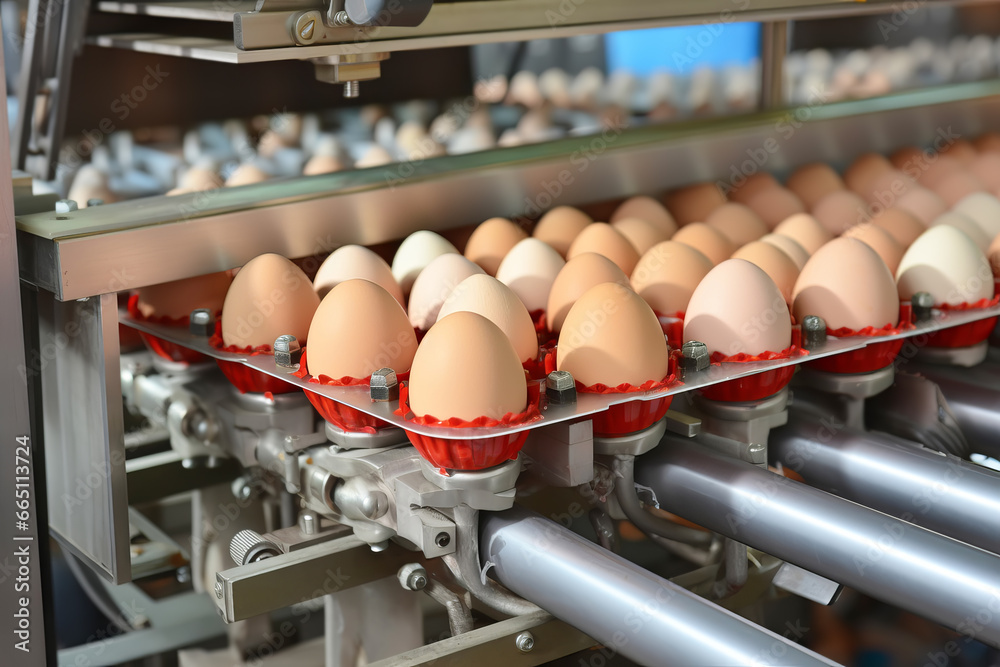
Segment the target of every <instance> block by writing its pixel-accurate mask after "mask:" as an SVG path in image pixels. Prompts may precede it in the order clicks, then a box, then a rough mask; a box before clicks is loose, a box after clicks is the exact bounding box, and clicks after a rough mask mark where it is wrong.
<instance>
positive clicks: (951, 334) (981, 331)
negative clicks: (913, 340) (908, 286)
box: [927, 296, 1000, 347]
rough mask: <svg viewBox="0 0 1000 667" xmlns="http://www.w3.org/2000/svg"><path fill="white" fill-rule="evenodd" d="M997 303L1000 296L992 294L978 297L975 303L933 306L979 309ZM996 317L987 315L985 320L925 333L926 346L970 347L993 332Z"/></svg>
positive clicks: (961, 309) (957, 309)
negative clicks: (992, 295) (987, 297)
mask: <svg viewBox="0 0 1000 667" xmlns="http://www.w3.org/2000/svg"><path fill="white" fill-rule="evenodd" d="M997 303H1000V296H994V297H993V298H992V299H980V300H979V301H976V302H975V303H960V304H958V305H957V306H949V305H948V304H941V305H939V306H934V307H935V308H937V309H938V310H942V311H945V312H947V311H950V310H952V311H964V310H981V309H983V308H991V307H993V306H995V305H997ZM998 319H1000V318H997V317H989V318H986V319H985V320H976V321H975V322H969V323H968V324H960V325H958V326H954V327H948V328H947V329H940V330H938V331H935V332H933V333H931V334H928V335H927V346H928V347H971V346H973V345H978V344H979V343H982V342H983V341H984V340H986V339H987V338H989V337H990V334H991V333H993V329H994V328H995V327H996V325H997V320H998Z"/></svg>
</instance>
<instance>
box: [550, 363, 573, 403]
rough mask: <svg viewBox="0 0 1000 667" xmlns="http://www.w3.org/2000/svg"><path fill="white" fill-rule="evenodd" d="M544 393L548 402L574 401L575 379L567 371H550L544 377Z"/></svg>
mask: <svg viewBox="0 0 1000 667" xmlns="http://www.w3.org/2000/svg"><path fill="white" fill-rule="evenodd" d="M545 395H546V396H547V397H548V399H549V402H550V403H556V404H558V405H566V404H568V403H576V380H574V379H573V376H572V375H571V374H570V373H569V371H552V372H551V373H549V375H548V377H546V378H545Z"/></svg>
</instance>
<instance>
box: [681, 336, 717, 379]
mask: <svg viewBox="0 0 1000 667" xmlns="http://www.w3.org/2000/svg"><path fill="white" fill-rule="evenodd" d="M710 362H711V357H710V355H709V354H708V346H707V345H705V344H704V343H702V342H700V341H697V340H689V341H688V342H686V343H684V345H683V346H681V356H680V359H679V360H678V368H679V369H680V371H681V373H682V374H683V373H694V372H696V371H703V370H705V369H706V368H708V366H709V363H710Z"/></svg>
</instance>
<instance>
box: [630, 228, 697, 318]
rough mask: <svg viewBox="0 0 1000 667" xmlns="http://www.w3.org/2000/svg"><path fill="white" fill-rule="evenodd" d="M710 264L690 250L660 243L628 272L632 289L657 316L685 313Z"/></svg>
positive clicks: (680, 245) (683, 246)
mask: <svg viewBox="0 0 1000 667" xmlns="http://www.w3.org/2000/svg"><path fill="white" fill-rule="evenodd" d="M712 266H713V264H712V261H711V260H710V259H709V258H708V257H705V255H703V254H701V253H700V252H698V251H697V250H695V249H694V248H692V247H691V246H687V245H684V244H683V243H680V242H678V241H673V240H671V241H664V242H663V243H658V244H657V245H655V246H653V247H652V248H650V249H649V250H648V251H647V252H646V253H645V254H644V255H643V256H642V257H641V258H640V259H639V263H638V264H636V266H635V270H634V271H633V272H632V278H631V281H632V289H633V290H635V292H636V293H637V294H638V295H639V296H641V297H642V298H643V300H645V302H646V303H648V304H649V305H650V307H651V308H652V309H653V310H654V311H656V312H657V313H659V314H661V315H666V316H668V317H673V316H674V315H675V314H677V313H683V312H684V311H686V310H687V306H688V302H689V301H690V300H691V295H692V294H694V290H695V288H696V287H698V283H700V282H701V280H702V278H704V277H705V276H707V275H708V272H709V271H711V270H712Z"/></svg>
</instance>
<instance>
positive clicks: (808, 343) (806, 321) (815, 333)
mask: <svg viewBox="0 0 1000 667" xmlns="http://www.w3.org/2000/svg"><path fill="white" fill-rule="evenodd" d="M825 344H826V320H824V319H823V318H822V317H817V316H816V315H807V316H805V317H803V318H802V347H803V348H805V349H807V350H815V349H816V348H818V347H822V346H823V345H825Z"/></svg>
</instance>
